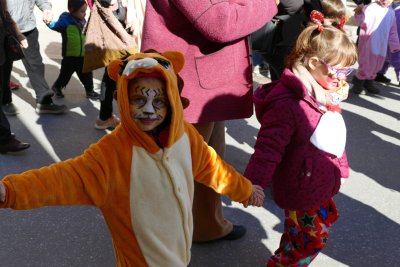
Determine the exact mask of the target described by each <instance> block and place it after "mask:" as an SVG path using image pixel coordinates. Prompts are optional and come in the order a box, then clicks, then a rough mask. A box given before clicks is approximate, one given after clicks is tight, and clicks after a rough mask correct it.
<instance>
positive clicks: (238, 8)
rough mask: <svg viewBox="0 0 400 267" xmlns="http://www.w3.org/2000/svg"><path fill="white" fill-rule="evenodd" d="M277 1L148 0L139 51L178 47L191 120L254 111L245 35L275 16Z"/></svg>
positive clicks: (239, 115)
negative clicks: (184, 61) (182, 55)
mask: <svg viewBox="0 0 400 267" xmlns="http://www.w3.org/2000/svg"><path fill="white" fill-rule="evenodd" d="M276 12H277V7H276V4H275V0H252V1H244V0H211V1H210V0H196V1H193V0H172V1H171V0H148V1H147V3H146V13H145V18H144V26H143V35H142V38H143V39H142V51H145V50H147V49H155V50H158V51H166V50H177V51H180V52H182V53H183V54H184V56H185V59H186V63H185V67H184V69H183V71H182V72H181V73H180V74H181V76H182V78H183V80H184V82H185V86H184V88H183V92H182V95H183V96H184V97H186V98H188V99H189V100H190V105H189V107H188V108H187V109H186V110H185V119H186V120H187V121H189V122H190V123H196V122H211V121H221V120H228V119H238V118H245V117H249V116H251V115H252V113H253V106H252V90H251V89H252V78H251V65H250V56H249V45H248V41H247V38H246V37H247V35H248V34H250V33H251V32H254V31H255V30H257V29H258V28H260V27H261V26H262V25H264V24H265V23H266V22H267V21H268V20H269V19H271V18H272V17H273V15H275V13H276Z"/></svg>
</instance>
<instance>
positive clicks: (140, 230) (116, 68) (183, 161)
mask: <svg viewBox="0 0 400 267" xmlns="http://www.w3.org/2000/svg"><path fill="white" fill-rule="evenodd" d="M183 65H184V58H183V55H182V54H181V53H180V52H176V51H167V52H165V53H161V54H160V53H138V54H135V55H133V56H131V57H129V58H128V59H127V60H126V61H125V62H123V61H122V60H118V61H114V62H111V63H110V64H109V68H108V70H109V72H110V76H112V78H113V79H118V107H119V111H120V114H121V125H120V126H118V127H117V128H116V129H115V130H114V131H112V132H111V133H110V134H107V135H106V136H104V137H103V138H102V139H101V140H100V141H98V142H97V143H96V144H93V145H91V146H90V147H89V148H88V149H86V150H85V152H84V154H83V155H80V156H78V157H75V158H73V159H68V160H66V161H63V162H58V163H55V164H52V165H50V166H47V167H42V168H40V169H36V170H30V171H26V172H24V173H23V174H13V175H8V176H6V177H5V178H4V179H2V181H0V208H13V209H34V208H39V207H43V206H57V205H58V206H70V205H90V206H94V207H97V208H98V209H99V210H100V211H101V212H102V214H103V216H104V219H105V221H106V223H107V226H108V228H109V231H110V234H111V237H112V244H113V248H114V252H115V256H116V264H115V265H116V266H120V267H123V266H124V267H128V266H134V267H147V266H154V267H161V266H165V267H187V266H188V265H189V263H190V258H191V246H192V242H191V241H192V230H193V219H192V212H191V208H192V201H193V187H194V186H193V181H194V180H197V181H198V182H201V183H203V184H205V185H206V186H210V187H212V188H213V190H216V191H218V192H220V193H222V192H223V193H224V194H226V195H227V196H228V197H230V198H231V199H232V200H234V201H238V202H240V203H243V205H244V206H245V207H246V206H248V205H254V206H261V205H262V203H263V201H264V192H263V190H262V189H261V187H259V186H253V185H252V184H251V183H250V181H249V180H248V179H246V178H245V177H243V176H242V175H241V174H239V173H238V172H237V171H235V169H234V168H233V167H232V166H230V165H228V164H227V163H225V162H224V161H223V160H222V159H221V158H220V157H218V155H216V153H215V151H214V150H213V149H212V148H211V147H209V146H208V145H207V144H206V143H205V142H204V140H203V138H202V137H201V136H200V134H199V133H198V132H197V131H196V129H194V127H193V126H192V125H190V124H189V123H187V122H185V121H184V119H183V105H182V100H181V97H180V95H179V92H180V90H179V84H178V82H177V81H178V76H177V75H178V73H179V71H180V70H181V69H182V67H183ZM127 147H129V149H127ZM209 174H211V175H209ZM21 246H22V244H21ZM44 265H46V263H44ZM78 265H79V264H78Z"/></svg>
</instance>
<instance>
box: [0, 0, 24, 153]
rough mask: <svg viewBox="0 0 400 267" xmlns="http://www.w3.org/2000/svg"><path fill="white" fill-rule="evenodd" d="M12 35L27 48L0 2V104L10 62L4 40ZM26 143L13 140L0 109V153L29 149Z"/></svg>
mask: <svg viewBox="0 0 400 267" xmlns="http://www.w3.org/2000/svg"><path fill="white" fill-rule="evenodd" d="M8 34H12V35H13V36H14V37H15V38H16V39H17V40H18V41H19V42H21V46H22V47H24V48H27V46H28V42H27V41H26V39H25V36H24V35H23V34H21V33H20V31H19V29H18V27H17V25H16V23H15V22H14V21H13V20H12V18H11V16H10V14H9V13H8V9H7V1H6V0H0V103H2V101H3V92H4V90H3V89H4V88H6V87H7V86H9V80H10V76H9V74H10V73H11V66H12V61H11V60H8V59H7V55H6V53H5V51H4V40H5V37H6V35H8ZM29 147H30V145H29V144H28V143H24V142H21V141H19V140H18V139H16V138H15V136H14V135H13V134H12V133H11V130H10V123H9V122H8V120H7V117H6V116H5V114H4V112H3V110H2V109H0V153H7V152H17V151H20V150H24V149H27V148H29Z"/></svg>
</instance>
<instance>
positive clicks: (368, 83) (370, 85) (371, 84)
mask: <svg viewBox="0 0 400 267" xmlns="http://www.w3.org/2000/svg"><path fill="white" fill-rule="evenodd" d="M364 87H365V89H367V91H368V93H371V94H379V93H380V92H381V91H380V90H379V89H378V88H377V87H375V85H374V81H373V80H365V83H364Z"/></svg>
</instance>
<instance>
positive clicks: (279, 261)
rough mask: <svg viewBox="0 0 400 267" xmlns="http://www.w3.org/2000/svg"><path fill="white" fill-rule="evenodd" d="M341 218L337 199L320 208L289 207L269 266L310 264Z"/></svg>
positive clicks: (323, 246) (291, 266) (293, 266)
mask: <svg viewBox="0 0 400 267" xmlns="http://www.w3.org/2000/svg"><path fill="white" fill-rule="evenodd" d="M338 217H339V214H338V212H337V209H336V205H335V203H334V202H333V199H330V200H329V201H328V202H326V203H325V204H324V205H322V206H321V207H320V208H317V209H311V210H306V211H295V210H285V228H284V232H283V234H282V238H281V242H280V245H279V248H278V250H277V251H275V254H274V255H273V256H271V258H270V259H269V260H268V263H267V266H268V267H281V266H290V267H297V266H308V265H309V264H310V263H311V261H312V260H313V259H314V258H315V257H316V256H317V255H318V253H319V252H320V251H321V250H322V249H323V248H325V246H326V242H327V241H328V232H329V228H330V226H331V225H332V223H334V222H335V221H336V220H337V219H338Z"/></svg>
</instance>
